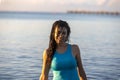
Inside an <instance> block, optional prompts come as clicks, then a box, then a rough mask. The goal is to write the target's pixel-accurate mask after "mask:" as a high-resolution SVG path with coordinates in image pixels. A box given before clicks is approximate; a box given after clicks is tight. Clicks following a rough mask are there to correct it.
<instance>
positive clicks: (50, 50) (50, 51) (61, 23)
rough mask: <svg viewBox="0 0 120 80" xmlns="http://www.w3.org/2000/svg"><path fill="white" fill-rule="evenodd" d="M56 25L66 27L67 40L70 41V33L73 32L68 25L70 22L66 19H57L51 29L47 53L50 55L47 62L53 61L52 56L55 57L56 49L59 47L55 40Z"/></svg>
mask: <svg viewBox="0 0 120 80" xmlns="http://www.w3.org/2000/svg"><path fill="white" fill-rule="evenodd" d="M56 27H58V28H59V27H61V28H63V27H65V28H66V29H67V40H66V41H68V42H69V35H70V33H71V30H70V27H69V25H68V23H67V22H66V21H63V20H58V21H55V22H54V23H53V25H52V29H51V33H50V40H49V47H48V49H47V55H48V58H47V64H50V63H51V61H52V58H53V55H54V52H55V50H56V47H57V44H56V42H55V39H54V34H55V29H56Z"/></svg>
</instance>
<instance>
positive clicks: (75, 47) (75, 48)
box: [71, 44, 79, 51]
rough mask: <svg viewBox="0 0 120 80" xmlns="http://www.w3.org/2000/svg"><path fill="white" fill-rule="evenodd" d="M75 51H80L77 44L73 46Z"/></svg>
mask: <svg viewBox="0 0 120 80" xmlns="http://www.w3.org/2000/svg"><path fill="white" fill-rule="evenodd" d="M71 46H72V49H73V50H75V51H76V50H79V46H78V45H77V44H71Z"/></svg>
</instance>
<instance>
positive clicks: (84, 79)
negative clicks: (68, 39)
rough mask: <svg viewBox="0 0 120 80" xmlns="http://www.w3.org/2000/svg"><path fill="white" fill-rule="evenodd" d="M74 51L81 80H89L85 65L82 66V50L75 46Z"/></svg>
mask: <svg viewBox="0 0 120 80" xmlns="http://www.w3.org/2000/svg"><path fill="white" fill-rule="evenodd" d="M73 51H74V53H75V58H76V61H77V66H78V73H79V76H80V80H87V77H86V74H85V71H84V68H83V65H82V60H81V56H80V49H79V47H78V46H77V45H73Z"/></svg>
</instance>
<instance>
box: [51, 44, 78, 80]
mask: <svg viewBox="0 0 120 80" xmlns="http://www.w3.org/2000/svg"><path fill="white" fill-rule="evenodd" d="M51 69H52V70H53V80H80V79H79V76H78V72H77V64H76V60H75V57H74V56H73V54H72V49H71V45H70V44H68V46H67V49H66V51H65V52H64V53H62V54H61V53H58V52H57V51H55V54H54V56H53V59H52V62H51Z"/></svg>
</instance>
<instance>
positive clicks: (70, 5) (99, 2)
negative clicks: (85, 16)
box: [0, 0, 120, 12]
mask: <svg viewBox="0 0 120 80" xmlns="http://www.w3.org/2000/svg"><path fill="white" fill-rule="evenodd" d="M119 4H120V0H0V10H13V11H43V12H44V11H48V12H49V11H50V12H66V11H67V10H98V11H99V10H108V11H109V10H113V11H114V10H115V11H120V10H119V9H118V8H120V5H119Z"/></svg>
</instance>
